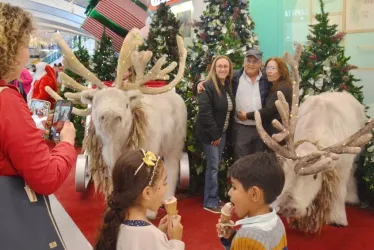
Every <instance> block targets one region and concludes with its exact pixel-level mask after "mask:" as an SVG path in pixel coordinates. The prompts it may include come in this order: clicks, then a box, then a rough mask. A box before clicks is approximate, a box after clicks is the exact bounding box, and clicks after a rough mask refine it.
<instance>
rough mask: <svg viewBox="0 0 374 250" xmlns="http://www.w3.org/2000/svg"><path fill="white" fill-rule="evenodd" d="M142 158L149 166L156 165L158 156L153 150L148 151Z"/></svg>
mask: <svg viewBox="0 0 374 250" xmlns="http://www.w3.org/2000/svg"><path fill="white" fill-rule="evenodd" d="M142 160H143V162H144V163H145V164H146V165H147V166H148V167H154V166H155V165H156V163H157V156H156V155H155V154H154V153H153V152H150V151H147V152H146V153H145V154H144V157H143V159H142Z"/></svg>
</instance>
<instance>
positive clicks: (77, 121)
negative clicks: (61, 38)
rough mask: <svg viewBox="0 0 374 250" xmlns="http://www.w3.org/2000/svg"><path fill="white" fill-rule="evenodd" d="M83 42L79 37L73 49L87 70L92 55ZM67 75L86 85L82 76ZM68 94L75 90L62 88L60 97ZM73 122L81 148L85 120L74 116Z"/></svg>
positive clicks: (70, 73) (77, 141)
mask: <svg viewBox="0 0 374 250" xmlns="http://www.w3.org/2000/svg"><path fill="white" fill-rule="evenodd" d="M83 41H84V39H83V38H82V37H81V36H79V37H78V39H77V40H76V41H75V42H74V43H75V44H73V47H74V48H75V50H74V55H75V56H76V57H77V59H78V60H79V61H80V62H81V63H82V64H83V65H84V66H85V67H86V68H88V69H89V68H90V55H89V53H88V50H87V49H86V48H85V47H84V45H83ZM65 73H66V74H67V75H68V76H70V77H71V78H73V79H74V80H75V81H76V82H78V83H81V84H83V85H85V79H84V78H82V77H81V76H78V75H77V74H75V73H74V72H72V71H71V70H69V69H66V70H65ZM66 92H73V93H74V92H75V90H72V89H69V88H66V87H64V88H61V91H60V96H64V94H65V93H66ZM77 108H83V107H81V106H79V105H78V106H77ZM71 121H72V122H73V124H74V127H75V129H76V137H75V144H76V145H78V146H80V145H82V142H83V138H84V128H85V118H84V117H83V118H82V117H80V116H76V115H74V114H72V117H71Z"/></svg>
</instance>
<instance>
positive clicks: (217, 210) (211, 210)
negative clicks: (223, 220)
mask: <svg viewBox="0 0 374 250" xmlns="http://www.w3.org/2000/svg"><path fill="white" fill-rule="evenodd" d="M204 209H205V210H206V211H209V212H211V213H215V214H220V213H221V208H220V207H219V206H216V207H204Z"/></svg>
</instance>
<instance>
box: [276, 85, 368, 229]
mask: <svg viewBox="0 0 374 250" xmlns="http://www.w3.org/2000/svg"><path fill="white" fill-rule="evenodd" d="M298 116H299V117H298V122H297V126H296V131H295V137H294V140H295V144H296V145H298V144H299V146H298V147H297V149H296V153H297V155H298V156H300V157H302V156H304V155H307V154H310V153H312V152H313V151H317V150H318V149H319V148H324V147H327V146H331V145H333V144H335V143H338V142H340V141H342V140H344V139H345V138H347V137H349V136H350V135H352V134H354V133H355V132H356V131H358V130H359V129H361V128H362V127H363V126H364V125H365V121H366V116H365V111H364V106H363V105H361V104H360V103H359V102H358V101H357V100H356V99H355V98H354V97H353V96H352V95H350V94H348V93H346V92H343V93H337V92H329V93H323V94H321V95H318V96H313V97H308V98H307V100H306V101H305V102H304V103H302V104H301V105H300V109H299V114H298ZM298 142H301V143H298ZM354 158H355V156H354V155H347V154H345V155H340V157H339V160H337V161H335V162H334V167H335V168H334V170H333V171H331V170H330V171H327V170H325V171H322V172H320V173H318V174H317V175H309V176H298V175H296V173H295V171H294V166H295V162H294V161H291V160H285V161H284V162H285V163H284V164H283V167H284V171H285V175H286V182H285V186H284V188H283V191H282V194H281V195H280V196H279V197H278V199H277V200H276V201H275V202H274V204H273V205H274V206H275V207H277V206H279V208H280V213H282V214H283V215H285V216H286V217H288V218H291V219H292V220H295V219H296V222H297V223H296V224H295V225H297V227H298V228H299V229H300V230H302V231H304V232H308V233H311V232H316V231H318V230H319V229H320V228H321V226H322V225H323V224H324V223H330V224H336V225H341V226H346V225H347V224H348V222H347V217H346V212H345V200H346V198H347V197H348V196H349V197H350V199H351V200H355V201H358V198H357V189H356V184H355V180H354V172H353V170H352V168H353V161H354ZM348 184H349V187H350V188H349V189H348V188H347V187H348Z"/></svg>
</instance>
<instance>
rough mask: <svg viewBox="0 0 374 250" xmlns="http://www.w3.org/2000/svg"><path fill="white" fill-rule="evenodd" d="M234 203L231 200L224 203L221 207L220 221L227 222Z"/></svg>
mask: <svg viewBox="0 0 374 250" xmlns="http://www.w3.org/2000/svg"><path fill="white" fill-rule="evenodd" d="M233 209H234V205H233V204H232V203H231V202H228V203H226V204H225V205H224V206H223V207H222V209H221V223H229V222H230V220H231V217H232V210H233Z"/></svg>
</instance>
